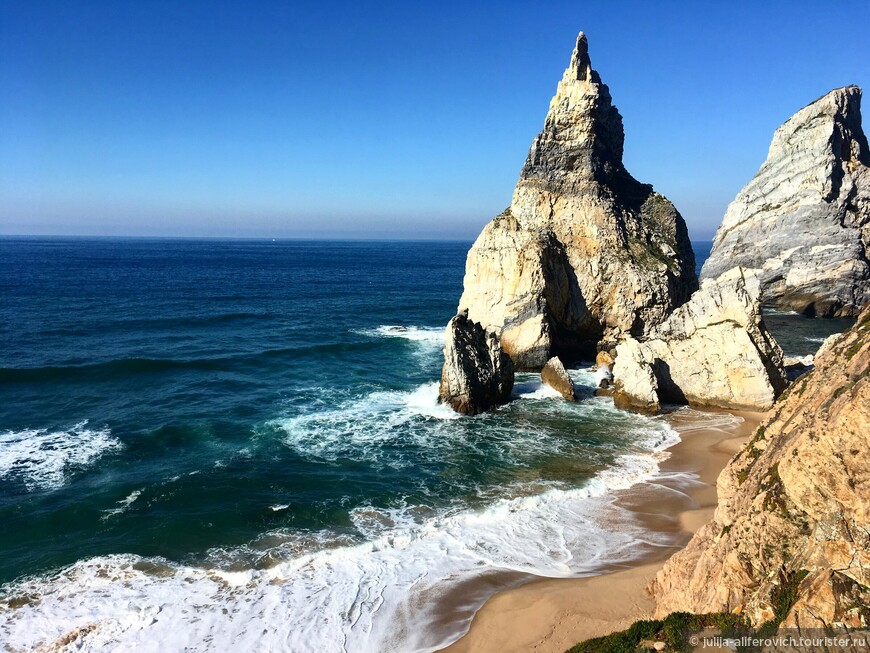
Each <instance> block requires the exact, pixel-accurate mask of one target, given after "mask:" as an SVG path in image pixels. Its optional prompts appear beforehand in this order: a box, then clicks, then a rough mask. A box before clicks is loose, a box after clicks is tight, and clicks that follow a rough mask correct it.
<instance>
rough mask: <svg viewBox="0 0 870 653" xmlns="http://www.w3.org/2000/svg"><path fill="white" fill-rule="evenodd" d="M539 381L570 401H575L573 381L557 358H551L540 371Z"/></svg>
mask: <svg viewBox="0 0 870 653" xmlns="http://www.w3.org/2000/svg"><path fill="white" fill-rule="evenodd" d="M541 381H543V382H544V383H545V384H547V385H548V386H550V387H551V388H553V389H554V390H555V391H556V392H558V393H559V394H560V395H562V396H563V397H565V399H568V400H570V401H574V400H575V399H576V395H575V393H574V381H573V379H571V377H570V376H568V371H567V370H566V369H565V366H564V365H563V364H562V361H560V360H559V358H558V357H557V356H553V358H551V359H550V360H548V361H547V364H546V365H544V369H542V370H541Z"/></svg>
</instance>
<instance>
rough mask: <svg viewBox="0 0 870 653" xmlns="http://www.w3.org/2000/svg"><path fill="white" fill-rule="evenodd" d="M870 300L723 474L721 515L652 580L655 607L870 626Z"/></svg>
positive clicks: (807, 624) (811, 624)
mask: <svg viewBox="0 0 870 653" xmlns="http://www.w3.org/2000/svg"><path fill="white" fill-rule="evenodd" d="M868 450H870V306H868V307H867V308H865V309H864V311H863V312H862V313H861V315H860V316H859V318H858V322H857V324H856V325H855V326H854V327H853V328H852V329H851V330H849V331H848V332H846V333H845V334H843V335H841V336H840V337H839V338H837V339H836V340H834V341H832V342H831V343H829V344H828V345H827V346H826V347H825V348H824V350H823V351H821V352H820V353H819V354H818V356H817V358H816V367H815V369H814V370H813V371H812V372H810V373H809V374H808V375H806V376H805V377H803V378H802V379H800V380H798V381H796V382H795V383H794V384H793V385H792V387H791V388H790V389H789V390H788V392H787V393H786V394H784V395H783V397H782V398H781V399H780V400H779V401H778V402H777V404H776V405H775V406H774V408H773V410H771V411H770V413H768V415H767V418H766V419H765V421H764V422H763V424H762V426H761V427H760V428H759V429H758V432H757V433H756V434H755V436H754V438H753V440H752V441H751V442H750V444H749V445H748V446H747V447H746V448H745V449H744V450H743V451H742V452H741V453H740V454H738V455H737V456H736V457H735V458H734V459H733V460H732V461H731V463H730V464H729V465H728V467H726V468H725V470H724V471H723V472H722V474H721V476H720V477H719V481H718V490H719V506H718V508H717V510H716V514H715V517H714V519H713V521H712V522H710V523H709V524H707V525H706V526H704V527H703V528H702V529H701V530H700V531H698V533H697V534H696V535H695V537H694V538H693V539H692V541H691V542H690V543H689V545H688V546H687V547H686V549H684V550H683V551H681V552H680V553H677V554H676V555H675V556H674V557H672V558H671V559H670V560H669V561H668V563H667V564H666V565H665V566H664V568H663V569H662V570H661V571H660V572H659V573H658V575H657V576H656V579H655V581H654V582H653V585H652V590H653V592H654V594H655V598H656V602H657V612H658V613H659V614H661V615H665V614H667V613H669V612H672V611H675V610H686V611H690V612H696V613H704V612H718V611H732V610H735V609H740V610H741V611H742V612H743V614H745V615H747V616H748V617H749V618H750V619H751V620H752V621H753V623H754V624H758V623H761V622H764V621H766V620H768V619H770V618H771V617H772V616H773V615H774V612H775V605H774V603H775V599H774V597H775V596H776V594H777V591H778V588H780V587H782V586H783V585H785V584H791V585H793V586H796V587H797V600H796V601H795V602H794V604H793V606H792V607H791V609H790V610H789V612H788V614H787V615H786V616H785V619H784V621H783V622H782V625H783V626H787V627H799V628H822V627H838V625H840V624H845V625H847V626H849V627H866V626H867V625H868V623H867V622H868V618H870V612H868V610H867V606H868V605H870V456H868Z"/></svg>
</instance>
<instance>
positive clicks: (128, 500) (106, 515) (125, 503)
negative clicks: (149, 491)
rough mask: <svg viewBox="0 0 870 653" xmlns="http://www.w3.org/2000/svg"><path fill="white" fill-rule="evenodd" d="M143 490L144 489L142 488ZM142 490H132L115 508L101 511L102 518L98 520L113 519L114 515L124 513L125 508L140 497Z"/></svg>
mask: <svg viewBox="0 0 870 653" xmlns="http://www.w3.org/2000/svg"><path fill="white" fill-rule="evenodd" d="M142 489H144V488H142ZM142 489H140V490H133V491H132V492H131V493H130V494H128V495H127V496H126V497H124V498H123V499H121V500H120V501H118V507H117V508H109V509H108V510H104V511H103V513H104V514H103V516H102V517H101V518H100V519H102V520H103V521H106V520H107V519H109V518H110V517H114V516H115V515H120V514H121V513H122V512H125V511H126V510H127V508H129V507H130V506H132V505H133V502H134V501H136V499H138V498H139V497H140V496H142Z"/></svg>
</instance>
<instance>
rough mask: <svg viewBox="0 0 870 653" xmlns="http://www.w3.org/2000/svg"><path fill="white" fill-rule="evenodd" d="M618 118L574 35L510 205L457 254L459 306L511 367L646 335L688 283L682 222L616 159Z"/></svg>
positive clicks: (688, 252)
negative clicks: (490, 333)
mask: <svg viewBox="0 0 870 653" xmlns="http://www.w3.org/2000/svg"><path fill="white" fill-rule="evenodd" d="M622 150H623V128H622V117H621V116H620V115H619V112H618V111H617V110H616V107H614V106H613V104H612V103H611V97H610V92H609V90H608V88H607V86H606V85H605V84H603V83H602V82H601V78H600V77H599V76H598V73H597V72H595V71H594V70H593V69H592V65H591V63H590V60H589V54H588V46H587V41H586V37H585V36H584V35H583V34H582V33H581V34H580V36H579V37H578V39H577V45H576V47H575V49H574V53H573V55H572V57H571V63H570V65H569V66H568V68H567V70H566V71H565V74H564V75H563V77H562V80H561V81H560V82H559V85H558V87H557V90H556V95H555V96H554V97H553V99H552V101H551V102H550V109H549V111H548V113H547V118H546V121H545V124H544V129H543V130H542V131H541V133H540V134H538V135H537V136H536V137H535V140H534V142H533V143H532V146H531V149H530V150H529V154H528V157H527V159H526V163H525V165H524V166H523V169H522V172H521V173H520V179H519V182H518V183H517V186H516V189H515V190H514V194H513V200H512V201H511V205H510V207H509V208H508V209H507V210H505V211H504V212H503V213H502V214H501V215H499V216H497V217H496V218H494V219H493V220H492V222H490V223H489V224H488V225H487V226H486V227H485V228H484V230H483V232H482V233H481V234H480V236H479V237H478V238H477V240H476V241H475V243H474V245H473V246H472V248H471V250H470V251H469V253H468V259H467V262H466V269H465V279H464V292H463V294H462V298H461V299H460V301H459V307H460V310H468V312H469V316H470V317H471V319H473V320H475V321H477V322H480V323H481V324H483V325H484V326H485V327H487V328H489V329H492V330H494V331H496V332H497V333H499V334H500V336H501V344H502V347H504V349H505V351H506V352H508V354H510V356H511V358H512V359H513V361H514V364H515V365H516V367H517V368H518V369H525V370H540V369H541V368H542V367H543V365H544V363H546V362H547V361H548V360H549V359H550V358H551V357H552V356H554V355H563V356H567V357H569V358H570V359H576V358H580V357H582V356H584V355H585V356H594V354H595V349H596V344H597V343H598V342H599V341H601V340H605V341H607V342H610V343H615V342H617V341H619V340H620V339H621V338H622V337H623V336H624V335H626V334H632V335H635V336H638V337H643V336H645V335H647V334H648V333H649V332H650V330H651V329H652V328H653V327H655V326H656V325H657V324H659V323H660V322H662V321H663V320H664V319H665V318H666V317H667V316H668V315H669V314H670V312H671V311H672V310H673V309H674V308H675V307H677V306H679V305H681V304H682V303H684V302H685V301H687V300H688V298H689V296H690V295H691V293H692V291H693V290H695V289H696V288H697V278H696V276H695V270H694V266H695V257H694V254H693V252H692V246H691V244H690V243H689V238H688V233H687V231H686V225H685V223H684V222H683V218H682V217H681V216H680V214H679V213H678V212H677V210H676V209H675V208H674V206H673V204H671V203H670V202H669V201H668V200H667V199H666V198H665V197H663V196H662V195H660V194H658V193H656V192H654V191H653V189H652V186H650V185H647V184H642V183H640V182H638V181H636V180H635V179H634V178H633V177H632V176H631V175H630V174H629V173H628V172H627V171H626V169H625V167H624V166H623V164H622Z"/></svg>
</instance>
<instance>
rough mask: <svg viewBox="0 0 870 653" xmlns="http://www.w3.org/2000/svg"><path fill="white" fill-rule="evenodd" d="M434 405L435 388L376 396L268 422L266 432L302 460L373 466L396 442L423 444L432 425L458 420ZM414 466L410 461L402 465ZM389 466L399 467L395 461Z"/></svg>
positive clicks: (431, 433) (434, 433) (431, 385)
mask: <svg viewBox="0 0 870 653" xmlns="http://www.w3.org/2000/svg"><path fill="white" fill-rule="evenodd" d="M459 418H460V415H459V414H458V413H456V412H454V411H453V410H451V409H450V408H449V407H447V406H445V405H443V404H441V403H439V402H438V383H437V382H435V383H425V384H423V385H421V386H419V387H417V388H416V389H414V390H411V391H400V390H395V391H387V390H382V391H375V392H371V393H369V394H365V395H362V396H360V397H357V398H354V399H350V400H345V401H337V402H336V404H335V405H334V407H331V408H325V409H323V410H318V411H314V412H309V413H303V414H301V415H295V416H292V417H287V418H280V419H276V420H272V421H271V422H269V423H268V424H267V426H270V427H273V428H277V429H279V430H281V431H283V432H284V434H285V436H284V443H285V444H286V445H287V446H289V447H290V448H292V449H294V450H295V451H296V452H297V453H299V454H300V455H301V456H303V457H305V458H317V459H325V460H333V461H334V460H337V459H339V458H347V459H362V460H370V461H376V460H379V459H381V458H382V454H383V448H384V447H385V446H386V447H389V446H390V445H391V444H393V443H394V442H395V441H396V440H397V439H406V440H415V441H416V442H417V443H418V444H426V443H429V441H430V440H431V439H432V438H433V436H435V437H437V435H438V433H437V431H438V428H437V425H433V424H432V422H433V421H434V422H438V421H445V420H455V419H459ZM405 463H407V464H413V461H412V460H407V461H405ZM392 464H393V466H403V463H402V462H401V461H400V460H399V459H394V461H393V462H392Z"/></svg>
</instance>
